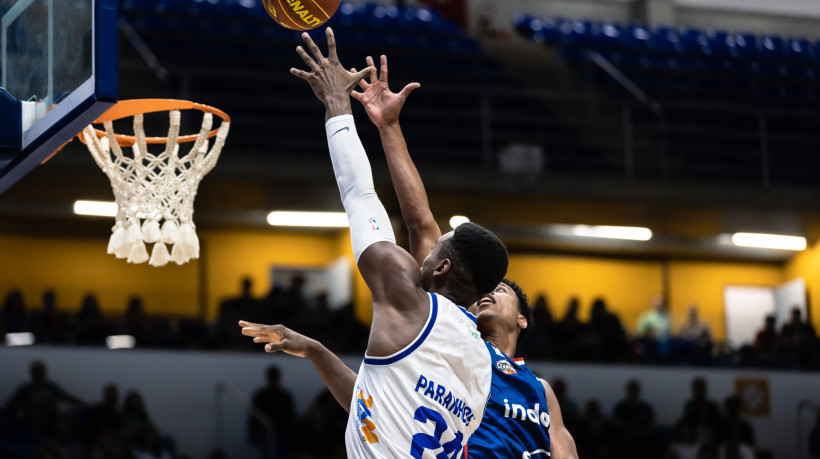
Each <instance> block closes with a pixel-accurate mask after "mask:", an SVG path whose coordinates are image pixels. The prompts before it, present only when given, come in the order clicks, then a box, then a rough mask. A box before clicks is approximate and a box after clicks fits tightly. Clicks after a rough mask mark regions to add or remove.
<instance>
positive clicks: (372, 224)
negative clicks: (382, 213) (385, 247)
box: [367, 217, 379, 231]
mask: <svg viewBox="0 0 820 459" xmlns="http://www.w3.org/2000/svg"><path fill="white" fill-rule="evenodd" d="M367 220H368V221H369V222H370V228H371V229H372V230H373V231H378V230H379V224H378V223H376V219H375V218H373V217H370V218H368V219H367Z"/></svg>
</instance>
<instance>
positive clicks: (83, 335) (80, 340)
mask: <svg viewBox="0 0 820 459" xmlns="http://www.w3.org/2000/svg"><path fill="white" fill-rule="evenodd" d="M106 332H107V330H106V323H105V318H104V317H103V315H102V313H101V312H100V305H99V303H98V302H97V297H96V296H95V295H93V294H88V295H86V296H85V297H84V298H83V304H82V306H80V312H79V313H77V334H76V343H77V344H79V345H89V346H101V345H103V344H104V343H105V337H106V336H107V335H108V334H107V333H106Z"/></svg>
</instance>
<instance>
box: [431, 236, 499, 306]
mask: <svg viewBox="0 0 820 459" xmlns="http://www.w3.org/2000/svg"><path fill="white" fill-rule="evenodd" d="M442 258H449V259H450V261H451V262H452V268H451V269H453V276H452V280H451V282H453V284H454V287H455V288H457V289H459V290H461V291H463V292H464V293H468V294H471V295H472V296H476V297H478V296H480V295H484V294H485V293H488V292H492V291H493V290H494V289H495V287H496V286H497V285H498V283H499V282H501V279H502V278H503V277H504V274H506V273H507V265H508V264H509V259H508V257H507V247H505V246H504V243H503V242H501V240H500V239H498V237H497V236H496V235H495V234H493V233H492V231H490V230H488V229H486V228H484V227H483V226H480V225H477V224H475V223H472V222H468V223H463V224H461V225H458V227H456V229H455V231H453V237H451V238H450V239H448V240H447V244H446V245H445V246H444V251H443V253H442Z"/></svg>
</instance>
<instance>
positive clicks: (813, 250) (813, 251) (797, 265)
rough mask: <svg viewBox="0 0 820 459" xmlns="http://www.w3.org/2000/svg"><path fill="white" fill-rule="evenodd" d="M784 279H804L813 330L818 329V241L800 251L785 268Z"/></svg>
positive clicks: (819, 275) (819, 283)
mask: <svg viewBox="0 0 820 459" xmlns="http://www.w3.org/2000/svg"><path fill="white" fill-rule="evenodd" d="M784 271H785V276H784V279H783V280H784V281H786V282H788V281H791V280H794V279H797V278H799V277H802V278H803V279H804V280H805V281H806V290H807V291H808V293H809V313H810V314H811V319H812V323H813V324H814V329H815V330H820V242H818V243H817V244H815V245H814V246H813V247H810V248H808V249H807V250H805V251H803V252H800V253H799V254H798V255H797V256H795V257H794V258H793V259H792V260H791V261H790V262H789V263H788V264H786V268H785V270H784Z"/></svg>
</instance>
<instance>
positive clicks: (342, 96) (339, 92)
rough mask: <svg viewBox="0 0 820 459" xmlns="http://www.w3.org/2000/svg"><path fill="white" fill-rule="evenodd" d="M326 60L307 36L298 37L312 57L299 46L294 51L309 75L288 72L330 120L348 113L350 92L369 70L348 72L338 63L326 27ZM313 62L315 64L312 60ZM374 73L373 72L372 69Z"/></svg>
mask: <svg viewBox="0 0 820 459" xmlns="http://www.w3.org/2000/svg"><path fill="white" fill-rule="evenodd" d="M325 32H326V34H327V51H328V57H325V56H324V55H323V54H322V51H321V50H320V49H319V46H317V45H316V43H314V42H313V40H312V39H311V38H310V35H308V33H307V32H304V33H302V39H304V40H305V43H306V44H307V47H308V49H310V52H311V53H312V54H313V57H310V55H308V53H307V52H305V49H304V48H302V47H301V46H297V47H296V52H297V53H298V54H299V56H300V57H301V58H302V60H303V61H305V64H307V66H308V67H309V68H310V71H309V72H307V71H304V70H299V69H297V68H291V69H290V73H292V74H293V75H296V76H297V77H299V78H301V79H303V80H306V81H307V82H308V83H309V84H310V87H311V89H313V93H314V94H316V97H317V98H318V99H319V100H320V101H321V102H322V103H323V104H324V105H325V110H326V111H327V112H326V114H325V117H326V118H325V119H330V118H332V117H334V116H338V115H345V114H350V113H352V110H351V109H350V97H349V94H350V91H352V90H353V88H354V87H355V86H356V85H357V84H358V83H359V81H361V80H362V78H364V77H366V76H367V75H368V74H369V73H370V70H371V69H369V68H367V69H364V70H362V71H360V72H348V71H347V70H345V69H344V67H342V65H341V64H340V63H339V57H338V56H337V55H336V39H335V38H334V36H333V30H331V28H330V27H328V28H327V29H326V31H325ZM314 58H315V60H314ZM373 70H375V69H373Z"/></svg>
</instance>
